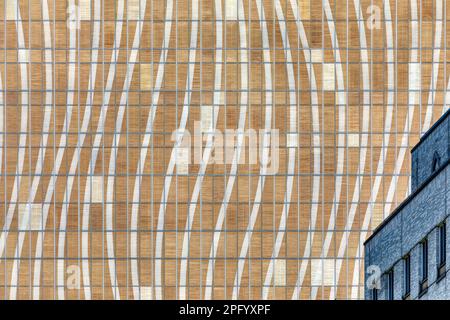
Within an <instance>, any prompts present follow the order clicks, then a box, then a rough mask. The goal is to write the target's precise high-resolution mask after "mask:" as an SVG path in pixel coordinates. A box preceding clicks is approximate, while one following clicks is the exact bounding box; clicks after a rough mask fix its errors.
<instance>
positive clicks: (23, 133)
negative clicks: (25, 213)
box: [0, 0, 29, 257]
mask: <svg viewBox="0 0 450 320" xmlns="http://www.w3.org/2000/svg"><path fill="white" fill-rule="evenodd" d="M10 1H11V0H10ZM14 5H15V10H16V13H17V17H16V29H17V44H18V47H19V52H18V63H19V64H20V78H21V88H22V99H21V106H22V107H21V115H20V135H19V136H20V137H19V146H18V148H19V150H18V155H17V156H18V160H17V167H16V174H15V176H14V183H13V190H12V193H11V199H10V201H9V206H8V213H7V216H6V219H5V221H4V225H3V232H2V233H1V235H0V257H1V256H2V255H3V253H4V249H5V243H6V238H7V237H8V233H9V227H10V226H11V222H12V219H13V215H14V211H15V208H16V203H17V195H18V191H19V190H18V189H19V187H20V182H21V180H22V170H23V163H24V160H25V146H26V142H27V126H28V107H29V106H28V94H29V92H28V74H27V65H26V63H25V62H26V61H27V59H29V58H28V57H26V52H25V50H26V48H25V39H24V33H23V27H22V18H21V15H20V7H19V4H18V1H17V0H14ZM5 192H6V190H5Z"/></svg>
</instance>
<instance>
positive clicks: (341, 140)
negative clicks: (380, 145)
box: [292, 1, 347, 299]
mask: <svg viewBox="0 0 450 320" xmlns="http://www.w3.org/2000/svg"><path fill="white" fill-rule="evenodd" d="M323 5H324V8H323V9H324V11H325V15H326V19H327V23H328V29H329V31H330V32H329V33H330V38H331V43H332V47H333V48H335V50H333V53H334V57H335V60H336V68H335V69H336V70H335V72H336V73H337V84H338V93H337V104H338V108H339V126H338V132H340V133H339V134H338V160H337V164H336V181H335V192H334V198H333V205H332V208H331V211H330V216H333V214H337V212H338V209H339V201H340V197H341V187H342V173H343V170H344V145H345V135H344V134H343V132H344V131H345V109H346V104H347V102H346V95H345V92H344V89H345V87H344V75H343V72H342V66H341V55H340V52H339V41H338V40H337V37H336V35H335V32H336V29H335V25H334V19H333V14H332V12H331V8H330V4H329V2H328V1H324V2H323ZM316 221H317V219H316V217H315V216H313V217H311V222H310V225H309V229H310V230H313V229H315V225H316ZM313 241H314V232H308V237H307V239H306V244H305V251H304V254H303V256H302V257H303V259H302V263H301V266H300V270H299V273H298V278H297V283H296V288H298V289H297V290H294V292H293V295H292V299H298V296H299V290H300V287H301V286H302V283H303V280H304V277H305V274H306V269H307V267H308V262H309V256H310V254H311V244H312V243H313Z"/></svg>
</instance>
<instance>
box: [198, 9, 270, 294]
mask: <svg viewBox="0 0 450 320" xmlns="http://www.w3.org/2000/svg"><path fill="white" fill-rule="evenodd" d="M256 6H257V11H258V17H259V21H260V26H261V29H262V41H263V57H264V74H265V77H264V79H265V88H266V90H265V91H266V101H265V105H266V111H265V114H266V115H265V125H264V128H265V130H266V132H268V130H269V129H270V127H271V122H272V74H271V70H270V52H269V36H268V32H267V23H266V18H265V14H264V6H263V5H262V3H261V0H257V1H256ZM216 19H219V20H220V19H221V13H220V14H218V13H216ZM241 114H242V111H241ZM239 124H240V125H239V127H242V129H241V130H242V131H243V126H244V125H245V121H243V122H242V125H241V117H240V118H239ZM239 141H240V143H239ZM239 141H238V146H237V150H236V152H235V153H234V155H233V160H232V165H231V170H230V175H229V178H228V182H227V184H226V188H225V194H224V197H223V201H222V205H221V207H220V211H219V215H218V217H217V222H216V227H215V229H214V237H213V243H212V244H211V251H210V255H209V262H208V270H207V274H206V284H205V286H206V289H205V299H211V296H212V282H213V270H214V265H215V257H216V254H217V248H218V246H219V241H220V234H221V230H222V226H223V222H224V220H225V215H226V211H227V207H228V203H229V200H230V197H231V192H232V190H233V186H234V182H235V179H236V171H237V164H238V162H239V158H240V153H241V144H242V140H239ZM268 147H269V139H268V137H267V135H266V134H265V135H264V140H263V147H262V148H263V153H264V154H263V159H268ZM266 163H267V161H265V162H264V164H266ZM266 171H267V167H266V166H265V165H263V166H262V167H261V170H260V177H259V179H258V180H259V182H258V189H257V190H258V191H257V195H258V194H259V197H261V190H262V189H263V188H264V182H265V174H266ZM256 197H257V196H255V203H254V206H256V205H257V206H258V208H259V202H260V199H258V200H256ZM252 212H253V210H252Z"/></svg>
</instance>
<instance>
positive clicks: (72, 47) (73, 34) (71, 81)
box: [56, 0, 77, 299]
mask: <svg viewBox="0 0 450 320" xmlns="http://www.w3.org/2000/svg"><path fill="white" fill-rule="evenodd" d="M74 5H75V1H74V0H70V1H69V6H74ZM69 31H70V36H69V65H68V68H69V74H68V84H67V90H68V92H67V107H68V108H69V106H70V109H72V107H73V106H72V105H73V101H74V89H75V66H76V65H75V60H76V53H77V30H76V28H73V27H72V28H69ZM69 128H70V126H69V125H68V126H67V129H69ZM64 201H66V194H64ZM64 219H65V218H63V217H61V222H60V226H59V228H60V231H59V237H60V238H61V233H62V230H64V236H65V229H66V225H65V223H64ZM63 223H64V224H63ZM60 241H61V240H60ZM60 241H59V242H60ZM58 258H59V259H58V260H57V270H56V273H57V283H58V299H64V289H65V286H64V274H65V270H64V251H63V252H62V254H61V252H59V253H58Z"/></svg>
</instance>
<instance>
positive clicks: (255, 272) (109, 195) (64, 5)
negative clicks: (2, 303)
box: [0, 0, 450, 299]
mask: <svg viewBox="0 0 450 320" xmlns="http://www.w3.org/2000/svg"><path fill="white" fill-rule="evenodd" d="M2 3H3V5H0V43H1V44H2V48H3V50H0V79H1V88H0V133H1V134H0V145H1V148H0V172H1V175H0V199H3V200H2V203H1V204H0V224H1V225H2V234H1V238H0V256H1V258H2V259H0V286H1V288H2V290H0V298H1V299H4V298H6V299H32V298H36V299H57V298H59V299H114V298H116V299H118V298H121V299H177V298H190V299H231V298H240V299H261V298H268V299H291V298H294V299H335V298H337V299H358V298H362V295H361V293H362V292H363V288H364V280H363V277H364V275H363V257H364V254H363V251H362V249H363V247H362V243H363V241H364V240H365V239H366V237H367V236H368V235H369V234H370V232H371V231H372V230H373V229H374V228H376V226H377V225H378V224H379V223H380V222H381V221H382V220H383V218H385V217H386V216H388V215H389V213H390V212H391V211H392V210H393V209H394V208H395V207H396V206H397V205H398V204H399V203H400V202H401V201H402V200H403V199H404V198H405V197H406V196H407V194H408V192H409V185H410V183H409V177H410V153H409V150H410V148H411V147H412V146H413V145H414V144H416V143H417V142H418V140H419V138H420V135H421V134H422V133H423V132H425V131H426V130H427V129H428V128H429V127H430V126H431V125H432V124H433V122H434V121H435V120H436V119H438V118H439V117H440V115H441V114H442V113H443V111H445V110H446V109H447V106H446V104H445V102H446V97H447V92H446V88H447V87H448V83H449V72H448V68H447V67H446V60H445V59H447V58H446V57H447V52H446V50H447V46H446V43H447V38H445V37H448V36H447V35H448V34H450V30H448V26H447V25H448V24H447V21H446V20H445V19H446V18H445V17H447V16H449V14H448V12H446V10H449V8H450V6H449V5H448V4H447V3H445V2H443V1H441V0H436V1H433V2H432V1H421V2H418V1H416V0H410V1H393V0H383V1H382V0H361V1H350V0H348V1H347V0H345V1H343V0H325V1H312V0H311V1H304V0H279V1H278V0H273V1H272V0H215V1H205V0H178V1H172V0H165V1H159V0H158V1H156V0H139V1H138V0H136V1H135V0H128V1H114V0H102V1H99V0H92V1H86V0H68V1H54V0H42V1H28V0H27V1H23V0H20V1H12V0H6V1H3V2H2ZM444 4H446V5H444ZM140 12H142V13H143V14H142V15H140ZM215 114H217V121H215V117H214V115H215ZM196 123H197V124H199V126H200V129H199V131H200V133H199V135H200V138H199V139H197V140H196V139H195V138H198V137H196V136H195V134H194V132H195V128H196V127H195V125H196ZM177 129H179V130H181V131H180V132H185V133H186V134H187V133H190V142H191V144H190V145H187V146H186V145H185V144H184V143H183V145H182V146H179V147H177V146H176V140H174V139H173V133H174V132H175V130H177ZM264 129H273V131H274V132H275V130H277V132H278V133H279V146H278V147H277V148H275V149H274V150H275V151H269V152H267V154H266V153H265V152H264V151H263V150H264V149H266V150H271V149H270V147H271V146H272V145H274V144H275V138H274V137H271V138H270V139H267V141H266V144H264V143H263V144H259V145H258V147H259V148H258V155H257V160H258V161H256V163H250V161H249V159H250V154H249V141H250V138H249V137H248V135H249V134H251V133H253V132H254V133H255V134H256V136H257V137H258V138H259V135H260V133H261V131H262V130H264ZM226 130H234V131H233V132H235V133H236V132H245V134H246V136H245V138H243V139H242V141H241V140H240V139H239V135H235V136H234V140H232V141H231V140H230V141H231V142H230V141H229V142H226V143H230V144H231V147H229V148H224V149H221V150H220V149H219V148H215V146H216V144H215V143H216V142H215V141H217V140H215V139H216V136H214V137H213V132H212V131H214V132H216V133H222V134H225V132H226ZM239 130H240V131H239ZM186 137H187V135H186ZM183 139H184V138H183ZM186 139H187V138H186ZM198 141H200V142H198ZM227 141H228V140H227ZM240 141H241V142H240ZM195 143H198V144H199V145H197V147H198V148H197V149H196V145H195ZM240 146H241V147H240ZM244 146H245V147H244ZM199 150H200V151H199ZM196 152H197V153H196ZM198 152H200V153H198ZM220 154H222V156H223V157H224V158H226V159H227V160H226V161H222V162H221V161H218V160H217V159H218V158H217V157H218V156H219V155H220ZM265 154H266V156H267V157H268V158H269V159H272V161H275V160H278V167H277V169H276V170H275V172H273V171H270V172H269V170H267V172H266V170H265V166H264V165H262V163H261V160H262V159H264V157H265ZM275 157H276V159H275ZM199 159H200V160H199ZM270 164H272V162H271V161H269V165H270ZM3 258H6V259H3ZM55 270H56V272H55ZM30 285H31V287H30ZM30 288H31V289H30Z"/></svg>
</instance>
